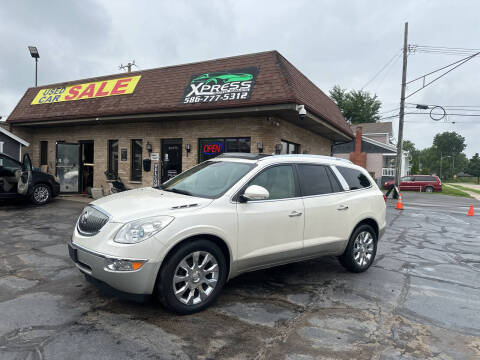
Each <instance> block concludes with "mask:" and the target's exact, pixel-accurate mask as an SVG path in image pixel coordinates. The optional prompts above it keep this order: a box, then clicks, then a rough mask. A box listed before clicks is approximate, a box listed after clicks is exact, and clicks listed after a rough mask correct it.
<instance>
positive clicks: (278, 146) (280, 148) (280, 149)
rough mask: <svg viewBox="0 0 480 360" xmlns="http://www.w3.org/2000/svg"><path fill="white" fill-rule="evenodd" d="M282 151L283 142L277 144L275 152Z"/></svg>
mask: <svg viewBox="0 0 480 360" xmlns="http://www.w3.org/2000/svg"><path fill="white" fill-rule="evenodd" d="M281 152H282V144H275V154H277V155H278V154H280V153H281Z"/></svg>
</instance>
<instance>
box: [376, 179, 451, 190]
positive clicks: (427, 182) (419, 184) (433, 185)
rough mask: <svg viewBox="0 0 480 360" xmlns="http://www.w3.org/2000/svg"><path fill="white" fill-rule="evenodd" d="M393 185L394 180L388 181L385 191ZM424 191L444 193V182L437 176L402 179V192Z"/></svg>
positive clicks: (384, 186)
mask: <svg viewBox="0 0 480 360" xmlns="http://www.w3.org/2000/svg"><path fill="white" fill-rule="evenodd" d="M392 184H393V180H390V181H387V182H386V183H385V184H384V185H383V188H384V189H388V188H389V187H390V186H391V185H392ZM407 190H411V191H424V192H434V191H442V182H441V181H440V178H439V177H438V176H435V175H409V176H404V177H402V178H401V179H400V191H407Z"/></svg>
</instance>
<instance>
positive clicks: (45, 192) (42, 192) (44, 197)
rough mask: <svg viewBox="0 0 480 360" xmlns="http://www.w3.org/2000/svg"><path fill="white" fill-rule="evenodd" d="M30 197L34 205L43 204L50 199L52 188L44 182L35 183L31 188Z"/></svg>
mask: <svg viewBox="0 0 480 360" xmlns="http://www.w3.org/2000/svg"><path fill="white" fill-rule="evenodd" d="M31 199H32V202H33V203H34V204H35V205H44V204H46V203H48V202H49V201H50V200H51V199H52V190H50V187H49V186H48V185H46V184H37V185H35V187H34V188H33V193H32V196H31Z"/></svg>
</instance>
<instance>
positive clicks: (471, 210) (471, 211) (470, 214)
mask: <svg viewBox="0 0 480 360" xmlns="http://www.w3.org/2000/svg"><path fill="white" fill-rule="evenodd" d="M467 216H473V204H472V205H470V209H468V212H467Z"/></svg>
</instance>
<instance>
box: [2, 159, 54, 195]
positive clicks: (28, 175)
mask: <svg viewBox="0 0 480 360" xmlns="http://www.w3.org/2000/svg"><path fill="white" fill-rule="evenodd" d="M59 193H60V184H59V183H58V182H57V180H56V179H55V177H54V176H52V175H49V174H46V173H44V172H41V171H38V170H34V169H33V167H32V162H31V161H30V157H29V156H28V154H25V155H24V156H23V162H22V163H20V162H18V161H17V160H15V159H13V158H11V157H10V156H7V155H5V154H0V200H6V199H16V198H27V199H30V200H31V201H32V202H33V203H34V204H37V205H43V204H46V203H48V202H49V201H50V200H51V199H52V198H53V197H55V196H57V195H58V194H59Z"/></svg>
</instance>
